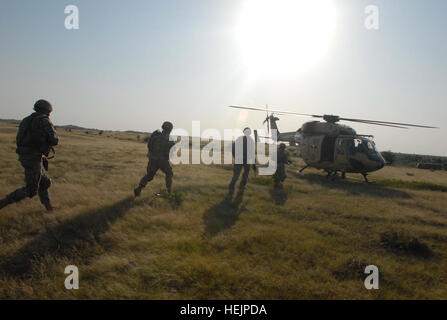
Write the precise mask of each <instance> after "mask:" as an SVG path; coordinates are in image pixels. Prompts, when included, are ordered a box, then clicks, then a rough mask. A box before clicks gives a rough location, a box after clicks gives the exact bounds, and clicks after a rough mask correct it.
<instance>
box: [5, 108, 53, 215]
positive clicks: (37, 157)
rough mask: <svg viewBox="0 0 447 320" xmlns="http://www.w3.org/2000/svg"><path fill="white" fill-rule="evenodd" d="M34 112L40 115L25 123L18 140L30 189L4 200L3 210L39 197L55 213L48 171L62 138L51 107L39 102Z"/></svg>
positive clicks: (20, 155)
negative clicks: (52, 153) (52, 117)
mask: <svg viewBox="0 0 447 320" xmlns="http://www.w3.org/2000/svg"><path fill="white" fill-rule="evenodd" d="M34 110H35V111H36V112H34V113H33V114H31V115H30V116H28V117H26V118H25V119H23V120H22V122H21V123H20V126H19V131H18V133H17V137H16V142H17V150H16V152H17V154H18V155H19V161H20V163H21V165H22V166H23V168H24V169H25V183H26V186H25V187H23V188H20V189H17V190H16V191H14V192H12V193H11V194H9V195H8V196H7V197H6V198H4V199H2V200H0V209H2V208H4V207H6V206H7V205H9V204H11V203H14V202H19V201H21V200H23V199H25V198H26V197H29V198H33V197H34V196H35V195H36V194H38V195H39V198H40V202H41V203H42V204H43V205H44V206H45V208H46V209H47V211H52V210H53V206H52V205H51V202H50V198H49V195H48V188H49V187H50V186H51V180H50V178H48V176H47V175H46V173H45V171H46V170H48V160H47V157H48V154H49V152H50V150H51V149H52V148H53V146H56V145H57V144H58V143H59V138H58V136H57V134H56V131H55V129H54V126H53V124H52V123H51V121H50V113H51V112H52V111H53V107H52V105H51V103H50V102H48V101H46V100H39V101H37V102H36V103H35V104H34Z"/></svg>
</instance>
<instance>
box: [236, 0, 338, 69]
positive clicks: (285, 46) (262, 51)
mask: <svg viewBox="0 0 447 320" xmlns="http://www.w3.org/2000/svg"><path fill="white" fill-rule="evenodd" d="M335 20H336V19H335V9H334V6H333V4H332V2H331V1H330V0H246V2H245V3H244V5H243V7H242V11H241V14H240V17H239V21H238V24H237V28H236V37H237V41H238V44H239V48H240V52H241V58H242V63H243V66H244V68H245V71H246V72H247V73H248V75H249V76H251V77H257V76H260V75H286V74H292V75H293V74H297V73H300V72H303V71H306V70H307V69H309V68H310V67H311V66H312V65H314V64H315V63H316V62H317V61H318V60H319V59H320V58H321V57H322V56H323V55H324V54H325V53H326V52H327V50H328V48H329V46H330V43H331V40H332V38H333V36H334V33H335V24H336V21H335Z"/></svg>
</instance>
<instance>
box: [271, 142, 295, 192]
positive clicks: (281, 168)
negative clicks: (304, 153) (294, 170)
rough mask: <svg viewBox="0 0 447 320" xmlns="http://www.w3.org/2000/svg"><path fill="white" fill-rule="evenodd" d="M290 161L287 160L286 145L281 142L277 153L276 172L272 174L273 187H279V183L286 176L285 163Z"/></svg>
mask: <svg viewBox="0 0 447 320" xmlns="http://www.w3.org/2000/svg"><path fill="white" fill-rule="evenodd" d="M290 163H291V161H290V160H289V158H288V156H287V152H286V145H285V144H284V143H281V144H280V145H279V148H278V153H277V161H276V172H275V173H274V174H273V181H274V185H275V187H280V186H281V183H282V182H284V180H285V179H286V178H287V176H286V168H285V165H286V164H290Z"/></svg>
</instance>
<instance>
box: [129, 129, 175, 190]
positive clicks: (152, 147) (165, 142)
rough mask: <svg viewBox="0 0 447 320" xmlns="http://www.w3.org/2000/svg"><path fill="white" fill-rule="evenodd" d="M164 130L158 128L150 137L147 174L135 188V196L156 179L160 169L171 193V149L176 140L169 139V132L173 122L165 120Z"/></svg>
mask: <svg viewBox="0 0 447 320" xmlns="http://www.w3.org/2000/svg"><path fill="white" fill-rule="evenodd" d="M161 128H162V130H163V131H162V132H160V131H159V130H156V131H155V132H153V133H152V135H151V136H150V138H149V141H148V144H147V147H148V150H149V154H148V157H149V163H148V165H147V174H146V175H145V176H144V177H143V178H142V179H141V181H140V184H139V186H138V187H137V188H135V189H134V194H135V197H138V196H139V195H140V194H141V190H143V188H144V187H146V185H147V183H148V182H149V181H152V179H154V176H155V174H156V173H157V171H158V169H160V170H161V171H163V173H164V174H165V176H166V189H167V191H168V193H171V186H172V177H173V176H174V174H173V172H172V168H171V165H170V164H169V151H170V150H171V148H172V146H174V144H175V142H174V141H169V134H170V133H171V131H172V129H173V125H172V123H171V122H168V121H166V122H164V123H163V125H162V126H161Z"/></svg>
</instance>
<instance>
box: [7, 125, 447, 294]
mask: <svg viewBox="0 0 447 320" xmlns="http://www.w3.org/2000/svg"><path fill="white" fill-rule="evenodd" d="M16 130H17V127H16V126H14V125H10V124H0V146H1V150H2V157H1V160H0V181H1V184H0V196H5V195H7V194H8V193H9V192H11V191H13V190H15V189H16V188H18V187H20V186H22V185H23V179H24V177H23V170H22V168H21V166H20V164H19V162H18V161H17V155H16V154H15V145H14V142H15V134H16ZM59 134H60V137H61V143H60V146H58V147H57V155H56V158H55V159H54V160H52V161H51V162H50V171H49V175H50V177H51V178H52V180H53V186H52V188H51V189H50V193H51V196H52V199H53V203H54V205H55V207H56V210H55V211H54V212H51V213H47V212H45V211H44V209H43V207H42V206H41V204H40V202H39V201H38V199H37V198H35V199H32V200H30V199H26V200H24V201H22V202H21V203H19V204H13V205H10V206H8V207H7V208H5V209H3V210H1V211H0V299H407V298H408V299H446V298H447V246H446V244H447V172H446V171H442V172H441V171H440V172H431V171H427V170H419V169H411V168H399V167H386V168H384V169H383V170H381V171H379V172H377V173H373V174H372V175H371V176H370V180H371V181H372V183H370V184H365V183H363V182H362V179H361V176H360V175H357V176H349V175H348V179H347V180H346V181H342V180H336V181H328V180H326V179H325V178H324V175H323V173H321V172H319V171H316V170H306V171H305V172H304V173H305V174H304V175H303V176H299V175H297V174H296V170H297V168H299V165H300V162H299V160H298V159H297V158H292V160H293V161H294V164H293V165H292V166H289V167H288V179H287V180H286V182H285V185H284V189H283V191H281V192H280V191H272V186H271V179H270V178H269V177H254V175H253V174H251V175H250V178H249V184H248V187H247V190H246V192H245V194H244V198H243V200H242V202H241V203H240V204H238V205H233V206H232V205H229V204H227V203H226V202H225V201H224V198H225V195H226V193H227V185H228V183H229V181H230V179H231V174H232V171H231V166H224V165H222V166H221V165H213V166H204V165H180V166H174V174H175V176H174V191H177V192H181V193H182V194H183V195H184V201H183V202H182V203H181V204H176V203H174V202H173V201H171V200H169V199H165V198H163V197H154V193H156V192H157V191H159V190H160V188H162V187H163V186H164V176H163V175H162V174H161V173H160V174H159V175H158V176H157V177H156V179H155V180H154V181H153V182H152V183H150V184H149V185H148V187H147V188H146V189H145V190H144V191H143V193H142V196H141V197H140V198H138V199H136V200H135V199H134V198H133V188H134V187H135V186H136V184H137V183H138V181H139V179H140V178H141V176H142V175H143V174H144V173H145V168H146V165H147V159H146V153H147V149H146V145H145V144H144V143H142V142H138V141H137V135H136V134H130V133H109V132H104V134H102V135H101V136H100V135H98V133H97V132H90V133H89V134H87V133H85V132H83V131H73V132H66V131H64V130H59ZM142 138H143V137H141V140H142ZM291 153H292V154H293V153H294V152H293V151H292V152H291ZM370 264H373V265H376V266H378V267H379V270H380V289H379V290H366V289H365V287H364V284H363V281H364V278H365V277H366V275H365V274H364V268H365V266H367V265H370ZM67 265H76V266H77V267H78V268H79V273H80V284H79V285H80V288H79V290H66V289H65V287H64V280H65V276H66V275H65V274H64V269H65V267H66V266H67Z"/></svg>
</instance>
